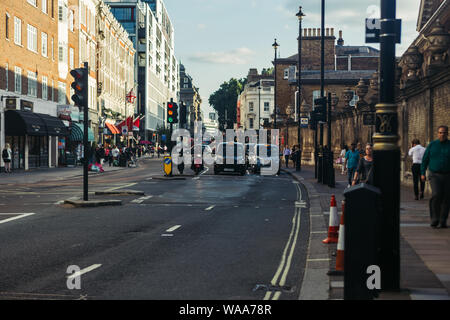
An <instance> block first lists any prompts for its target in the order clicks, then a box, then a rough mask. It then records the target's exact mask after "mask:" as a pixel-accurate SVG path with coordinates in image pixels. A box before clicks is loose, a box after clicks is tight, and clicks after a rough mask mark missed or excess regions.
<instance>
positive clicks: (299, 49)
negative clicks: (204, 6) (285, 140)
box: [295, 7, 305, 171]
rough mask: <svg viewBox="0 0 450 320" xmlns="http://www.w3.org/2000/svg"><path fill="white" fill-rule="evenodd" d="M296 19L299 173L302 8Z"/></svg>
mask: <svg viewBox="0 0 450 320" xmlns="http://www.w3.org/2000/svg"><path fill="white" fill-rule="evenodd" d="M296 16H297V18H298V76H297V90H298V95H297V120H298V129H297V130H298V133H297V137H298V156H297V157H296V163H295V171H301V166H302V148H301V142H302V140H301V119H300V101H301V96H302V94H301V93H302V91H301V90H302V88H301V77H302V20H303V17H304V16H305V15H304V14H303V12H302V7H300V8H299V11H298V13H297V14H296Z"/></svg>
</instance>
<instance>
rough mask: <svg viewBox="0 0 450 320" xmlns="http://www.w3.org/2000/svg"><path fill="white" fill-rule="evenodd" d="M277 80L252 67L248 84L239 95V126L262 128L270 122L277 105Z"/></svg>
mask: <svg viewBox="0 0 450 320" xmlns="http://www.w3.org/2000/svg"><path fill="white" fill-rule="evenodd" d="M274 92H275V81H274V79H273V76H271V75H263V74H258V70H257V69H250V70H249V73H248V76H247V84H246V85H245V86H244V90H243V91H242V92H241V94H240V95H239V96H238V110H237V118H238V119H237V123H238V128H243V129H245V130H247V129H256V130H259V129H262V128H263V126H264V123H266V124H268V123H269V122H270V119H271V115H272V114H273V111H274V105H275V99H274V98H275V96H274Z"/></svg>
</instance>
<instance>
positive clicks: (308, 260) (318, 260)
mask: <svg viewBox="0 0 450 320" xmlns="http://www.w3.org/2000/svg"><path fill="white" fill-rule="evenodd" d="M330 260H331V259H330V258H324V259H307V260H306V261H307V262H320V261H330Z"/></svg>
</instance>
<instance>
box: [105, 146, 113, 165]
mask: <svg viewBox="0 0 450 320" xmlns="http://www.w3.org/2000/svg"><path fill="white" fill-rule="evenodd" d="M111 151H112V148H111V146H108V147H107V148H106V149H105V159H106V161H108V164H109V166H110V167H111V165H112V162H113V160H112V154H111Z"/></svg>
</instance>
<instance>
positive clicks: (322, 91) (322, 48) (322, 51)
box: [317, 0, 325, 183]
mask: <svg viewBox="0 0 450 320" xmlns="http://www.w3.org/2000/svg"><path fill="white" fill-rule="evenodd" d="M321 28H322V33H321V40H320V43H321V45H320V97H321V98H323V97H325V88H324V87H325V32H324V31H325V0H322V8H321ZM319 139H320V142H319V143H320V147H319V148H320V150H319V159H318V160H319V167H318V173H317V179H318V182H320V183H324V182H325V181H324V180H323V167H324V166H323V160H324V159H323V122H320V138H319Z"/></svg>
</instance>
